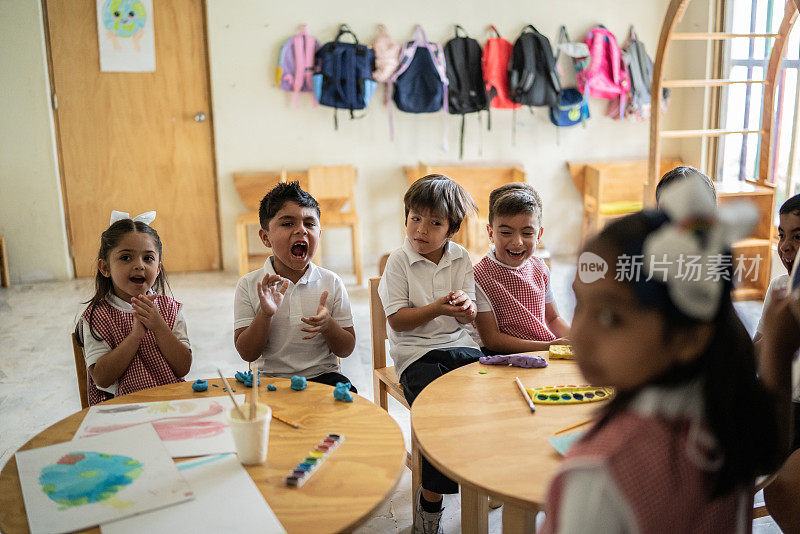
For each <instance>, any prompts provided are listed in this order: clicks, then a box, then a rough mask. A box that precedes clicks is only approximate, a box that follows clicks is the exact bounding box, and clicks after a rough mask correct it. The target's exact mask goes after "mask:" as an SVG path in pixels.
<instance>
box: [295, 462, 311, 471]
mask: <svg viewBox="0 0 800 534" xmlns="http://www.w3.org/2000/svg"><path fill="white" fill-rule="evenodd" d="M295 469H297V470H298V471H309V470H311V464H307V463H305V462H301V463H299V464H297V467H296V468H295Z"/></svg>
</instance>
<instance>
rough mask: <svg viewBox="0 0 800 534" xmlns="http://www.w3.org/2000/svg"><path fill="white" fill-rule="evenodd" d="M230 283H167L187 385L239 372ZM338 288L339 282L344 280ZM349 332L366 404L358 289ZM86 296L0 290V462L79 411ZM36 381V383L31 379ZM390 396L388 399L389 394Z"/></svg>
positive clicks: (391, 527) (565, 298)
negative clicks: (77, 345)
mask: <svg viewBox="0 0 800 534" xmlns="http://www.w3.org/2000/svg"><path fill="white" fill-rule="evenodd" d="M573 265H574V258H561V259H554V261H553V281H552V284H553V290H554V293H555V295H556V300H557V302H558V306H559V309H560V311H561V313H562V315H564V316H565V317H566V318H568V319H569V318H571V317H572V310H573V308H574V299H573V297H572V293H571V291H570V289H569V287H570V284H571V283H572V278H573V277H574V273H575V269H574V266H573ZM236 280H237V277H236V276H235V275H233V274H228V273H199V274H184V275H174V276H171V277H170V281H171V286H172V291H173V293H174V295H175V298H177V299H178V300H180V301H181V302H183V303H184V314H185V316H186V321H187V324H188V328H189V337H190V339H191V341H192V348H193V354H194V363H193V367H192V370H191V372H190V373H189V375H188V376H187V380H189V379H190V380H195V379H197V378H207V377H212V376H215V373H216V368H217V367H220V368H221V369H222V370H223V372H226V373H227V374H228V375H229V376H230V375H232V374H233V372H234V371H235V370H240V369H242V367H243V366H242V361H241V359H240V358H239V356H238V355H237V354H236V351H235V349H234V347H233V329H232V318H233V291H234V287H235V285H236ZM345 281H346V282H347V281H348V280H347V278H345ZM348 291H349V294H350V301H351V305H352V310H353V316H354V321H355V328H356V333H357V346H356V350H355V351H354V353H353V354H352V355H351V356H350V357H349V358H347V359H345V360H343V364H342V366H343V373H344V374H345V375H347V376H348V377H349V378H350V379H351V381H352V382H353V384H355V386H356V387H357V388H358V390H359V392H360V393H361V395H362V396H364V397H366V398H368V399H370V400H371V399H372V374H371V349H370V339H369V331H370V328H369V306H368V298H369V297H368V291H367V289H366V288H364V287H354V286H352V285H349V286H348ZM91 292H92V287H91V281H90V280H75V281H69V282H48V283H38V284H25V285H15V286H12V287H11V288H3V289H0V466H2V465H5V463H6V461H7V460H8V459H9V457H10V456H11V455H13V454H14V452H15V451H16V450H17V448H18V447H20V446H21V445H23V444H24V443H25V442H26V441H27V440H28V439H30V438H31V437H32V436H33V435H35V434H36V433H38V432H40V431H41V430H43V429H44V428H46V427H47V426H49V425H51V424H53V423H54V422H56V421H58V420H60V419H62V418H64V417H66V416H67V415H69V414H71V413H73V412H75V411H77V410H79V409H80V402H79V400H78V392H77V386H76V383H75V370H74V364H73V357H72V347H71V343H70V340H69V333H70V332H71V331H72V329H73V327H74V325H75V321H76V318H77V316H78V314H79V313H80V312H81V310H82V309H83V307H84V305H83V304H81V301H85V300H86V299H88V298H89V296H90V295H91ZM737 310H738V311H739V313H740V315H741V317H742V319H743V321H744V323H745V325H746V326H747V328H748V330H750V331H751V333H752V331H753V330H754V329H755V326H756V324H757V323H758V318H759V316H760V314H761V303H760V302H748V303H738V304H737ZM37 381H38V382H40V384H38V385H37V384H36V382H37ZM390 399H391V398H390ZM390 402H392V403H393V404H392V405H391V406H390V413H391V415H392V416H393V417H394V418H395V420H396V421H397V423H398V424H399V425H400V428H401V429H402V430H403V433H404V435H405V436H406V439H407V440H408V436H409V413H408V410H406V409H405V408H403V407H402V406H401V405H400V404H398V403H395V402H394V401H393V400H390ZM410 485H411V477H410V474H409V473H408V472H406V473H405V474H404V475H403V478H402V480H401V482H400V484H399V485H398V488H397V490H396V491H395V492H394V494H393V495H392V496H391V498H390V500H389V501H387V502H386V503H385V504H384V505H383V506H382V507H381V509H380V510H379V511H378V512H377V513H376V514H375V516H374V517H372V518H371V519H370V520H369V521H368V522H367V523H366V524H365V525H364V526H363V527H361V528H360V529H359V530H358V532H360V533H379V532H380V533H384V532H408V531H410V525H411V490H410ZM459 503H460V500H459V498H458V496H457V495H455V496H447V497H445V512H444V531H445V533H448V534H449V533H456V532H459V531H460V527H461V522H460V505H459ZM501 518H502V509H498V510H493V511H490V513H489V530H490V532H500V531H501ZM754 531H756V532H764V533H767V532H769V533H773V532H779V529H778V528H777V526H775V524H774V522H772V521H770V520H769V519H767V520H758V521H756V522H754Z"/></svg>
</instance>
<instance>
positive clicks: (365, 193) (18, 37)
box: [0, 0, 685, 281]
mask: <svg viewBox="0 0 800 534" xmlns="http://www.w3.org/2000/svg"><path fill="white" fill-rule="evenodd" d="M206 4H207V18H208V35H209V55H210V64H211V81H212V92H213V114H214V117H213V118H214V127H215V135H216V144H217V146H216V151H217V164H218V173H219V192H220V198H219V206H220V214H221V221H222V240H223V263H224V266H225V268H226V269H228V270H235V269H236V242H235V235H234V221H235V218H236V215H237V214H238V213H240V212H241V211H243V210H244V206H243V205H242V204H241V202H240V200H239V198H238V196H237V194H236V191H235V189H234V187H233V182H232V173H233V172H235V171H247V170H260V169H278V168H280V167H281V166H286V167H287V168H289V169H291V168H306V167H308V166H309V165H319V164H322V165H325V164H347V163H349V164H354V165H355V166H356V167H357V168H358V170H359V173H360V174H359V184H360V187H359V198H358V201H359V212H360V213H361V216H362V227H363V236H362V239H363V252H364V263H365V266H370V265H372V266H373V268H374V264H375V263H376V261H377V257H378V256H379V255H380V254H382V253H384V252H386V251H389V250H391V249H393V248H394V247H396V246H398V245H399V244H400V242H401V237H402V222H403V221H402V195H403V192H404V191H405V188H406V180H405V176H404V174H403V171H402V167H403V166H404V165H411V164H415V163H416V162H418V161H420V160H421V161H424V162H429V163H442V162H451V161H455V160H457V158H458V153H457V144H458V125H459V118H457V117H454V116H453V117H448V118H447V121H448V123H449V125H450V129H449V132H450V135H449V143H450V147H451V148H450V152H449V153H445V152H443V151H442V150H441V139H442V133H443V125H444V120H445V119H444V117H443V115H442V114H441V113H439V114H435V115H421V116H420V115H408V114H402V113H395V141H394V142H391V141H390V140H389V136H388V121H387V113H386V110H385V108H384V107H383V106H382V104H381V97H382V93H381V90H379V91H378V92H377V93H376V96H375V98H374V99H373V102H372V103H371V105H370V107H369V109H368V113H367V115H366V117H364V118H363V119H360V120H355V121H350V120H348V119H346V118H344V115H345V114H343V113H342V114H340V119H341V120H340V126H339V131H338V132H335V131H334V130H333V120H332V110H330V109H329V108H311V106H310V102H309V99H308V97H303V98H302V102H301V106H300V108H299V109H294V108H292V107H291V106H290V105H289V98H288V95H287V94H286V93H283V92H281V91H280V90H278V89H277V88H276V87H275V82H274V69H275V63H276V58H277V54H278V50H279V47H280V45H281V44H282V43H283V41H284V40H285V39H286V38H288V37H289V36H291V35H292V34H293V33H295V32H296V30H297V26H298V24H300V23H308V24H309V25H310V28H311V31H312V33H313V34H314V35H315V36H317V37H318V38H319V39H320V40H321V41H327V40H330V39H332V38H333V36H334V35H335V32H336V28H337V26H338V24H339V23H340V22H347V23H348V24H350V26H351V27H352V28H353V30H354V31H355V32H356V34H357V35H358V36H359V38H360V39H361V40H362V41H364V42H367V43H371V42H372V39H373V38H374V34H375V29H376V25H377V24H378V23H384V24H386V25H387V26H388V28H389V31H390V33H391V35H392V36H393V38H394V39H395V40H396V41H397V42H402V41H404V40H407V39H408V38H410V36H411V33H412V30H413V27H414V24H415V23H417V22H419V23H421V24H422V25H423V26H424V28H425V30H426V31H427V33H428V36H429V38H430V39H432V40H438V41H441V42H443V41H445V40H447V39H449V38H450V37H451V36H452V24H454V23H460V24H461V25H462V26H464V27H465V28H466V29H467V31H468V32H470V34H471V35H472V36H473V37H475V38H477V39H478V40H479V41H481V42H483V41H485V39H486V37H487V34H486V31H485V29H486V27H487V25H488V24H489V23H494V24H495V25H496V26H497V27H498V29H499V30H500V31H501V32H502V34H503V36H504V37H506V38H507V39H509V40H511V41H513V40H514V39H515V38H516V36H517V35H518V34H519V31H520V30H521V29H522V27H523V26H524V25H525V24H527V23H533V24H534V25H535V26H536V27H537V28H538V29H539V31H541V32H542V33H544V34H545V35H547V36H549V37H550V38H551V39H552V40H553V41H555V39H556V37H557V35H558V28H559V26H560V24H562V23H564V24H566V25H567V26H568V28H569V31H570V33H571V36H572V37H573V39H575V40H577V39H579V38H581V37H582V36H583V35H585V33H586V31H587V30H588V29H589V28H590V27H591V26H593V25H594V24H597V23H601V22H602V23H604V24H605V25H606V26H607V27H608V28H609V29H610V30H611V31H613V32H614V33H615V34H616V35H617V36H618V37H619V39H620V40H621V41H622V40H624V39H625V37H626V35H627V31H628V26H629V24H631V23H635V24H636V27H637V30H638V33H639V36H640V39H642V40H643V41H644V42H645V44H646V45H647V48H648V50H649V52H650V53H651V55H652V54H654V53H655V48H656V43H657V40H658V33H659V30H660V26H661V21H662V17H663V14H664V12H665V9H666V6H667V4H668V1H667V0H650V1H646V2H643V1H641V0H563V1H561V2H558V3H557V8H551V7H550V6H551V5H552V4H546V3H544V2H536V3H531V2H529V1H526V0H507V1H505V2H502V3H498V4H496V5H494V6H491V8H489V7H487V4H486V2H485V0H462V1H460V2H457V1H455V0H448V1H446V2H429V1H427V2H425V1H421V0H408V1H407V2H404V3H403V4H402V7H400V6H398V7H394V6H393V5H392V4H389V3H384V2H372V3H366V4H365V3H364V2H360V1H355V0H339V1H337V2H328V1H323V0H307V1H305V2H278V1H277V0H272V1H270V2H264V1H263V0H237V1H236V2H230V1H225V0H206ZM40 11H41V6H40V2H39V0H0V12H2V13H3V15H2V17H0V31H2V32H3V33H2V35H3V36H4V38H3V45H2V48H1V49H0V67H2V69H3V70H2V72H3V77H2V79H0V94H2V95H3V99H2V102H1V103H0V112H2V115H0V116H2V117H3V122H2V126H0V232H4V233H5V234H6V239H7V241H8V244H9V249H10V250H9V256H10V263H11V271H12V277H13V279H14V280H16V281H20V280H34V279H48V278H49V279H64V278H69V277H70V276H71V275H72V271H71V264H70V262H69V261H68V258H67V244H66V234H65V226H64V215H63V203H62V200H61V192H60V185H59V179H58V173H57V170H56V158H55V155H54V153H55V143H54V135H53V129H52V118H51V113H50V110H49V102H48V98H49V97H48V95H49V90H48V83H47V77H46V60H45V54H44V38H43V33H42V21H41V13H40ZM489 17H492V19H489ZM684 62H685V60H683V58H679V61H678V64H681V63H684ZM562 67H564V70H565V75H564V81H565V82H566V83H565V84H567V85H568V84H569V83H571V80H572V77H573V73H572V67H571V65H569V64H568V63H567V62H565V61H563V59H562ZM604 111H605V102H604V101H599V100H598V101H593V102H592V107H591V112H592V119H591V120H590V121H589V123H588V127H587V128H586V129H584V128H581V127H573V128H568V129H561V130H560V132H559V133H560V142H559V143H557V136H556V130H555V127H553V126H552V125H551V124H550V123H549V120H548V119H547V111H546V110H545V109H540V110H537V112H536V114H535V115H534V116H530V115H529V114H528V112H527V110H522V111H520V112H518V114H517V117H518V128H517V143H516V146H512V144H511V112H510V111H507V110H497V111H494V112H493V113H492V122H493V124H492V127H493V128H492V131H491V132H486V131H483V132H479V131H478V127H477V120H476V119H475V117H474V116H472V117H470V118H469V120H468V122H467V132H466V143H465V145H466V147H465V161H513V162H519V163H522V164H523V165H524V167H525V170H526V171H527V173H528V179H529V181H530V182H531V183H532V184H533V185H534V186H535V187H536V188H537V189H539V191H540V192H541V194H542V198H543V199H544V203H545V213H544V223H545V242H546V243H547V245H548V247H549V248H550V249H551V250H552V251H553V252H555V253H562V252H572V251H575V250H576V248H577V245H578V238H579V229H580V220H581V210H580V203H581V199H580V195H579V194H578V192H577V190H576V189H575V187H574V186H573V184H572V181H571V180H570V178H569V176H568V174H567V170H566V165H565V162H566V161H568V160H590V159H623V158H641V159H644V158H646V157H647V151H648V124H647V123H631V122H628V121H625V122H617V121H614V120H611V119H609V118H606V117H604ZM682 115H683V114H677V113H673V114H668V118H669V123H668V126H670V127H676V126H674V125H673V124H672V123H673V121H677V122H680V121H681V120H683V116H682ZM480 141H482V148H483V154H482V155H479V154H478V151H479V146H480V144H481V142H480ZM666 154H667V155H670V154H671V153H670V152H669V151H666ZM348 243H349V240H348V236H347V234H346V232H345V231H342V230H335V231H333V230H332V231H329V232H327V233H326V234H325V238H324V239H323V251H324V260H325V262H326V263H327V264H328V265H331V266H333V267H335V268H341V269H342V270H347V269H349V261H348V259H347V258H348V255H349V244H348Z"/></svg>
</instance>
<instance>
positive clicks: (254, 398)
mask: <svg viewBox="0 0 800 534" xmlns="http://www.w3.org/2000/svg"><path fill="white" fill-rule="evenodd" d="M250 376H252V377H253V391H251V392H250V419H251V420H253V419H255V418H256V406H258V371H253V369H252V367H251V368H250Z"/></svg>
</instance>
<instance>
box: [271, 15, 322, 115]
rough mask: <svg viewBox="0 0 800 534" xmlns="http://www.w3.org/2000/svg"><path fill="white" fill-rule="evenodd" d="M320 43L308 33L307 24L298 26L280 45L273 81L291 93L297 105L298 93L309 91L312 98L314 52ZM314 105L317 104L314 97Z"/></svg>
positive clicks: (295, 105)
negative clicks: (297, 31)
mask: <svg viewBox="0 0 800 534" xmlns="http://www.w3.org/2000/svg"><path fill="white" fill-rule="evenodd" d="M319 47H320V44H319V41H317V40H316V39H315V38H314V37H313V36H311V35H309V34H308V26H307V25H305V24H303V25H302V26H300V32H299V33H298V34H297V35H294V36H292V37H289V39H288V40H287V41H286V42H285V43H284V44H283V46H282V47H281V52H280V55H279V56H278V67H277V69H276V72H275V82H276V83H277V85H278V87H280V88H281V89H283V90H284V91H286V92H289V93H292V103H293V104H294V107H297V95H298V94H299V93H311V97H312V98H314V84H313V82H312V75H313V74H314V54H316V53H317V50H319ZM314 105H317V100H316V98H315V99H314Z"/></svg>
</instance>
